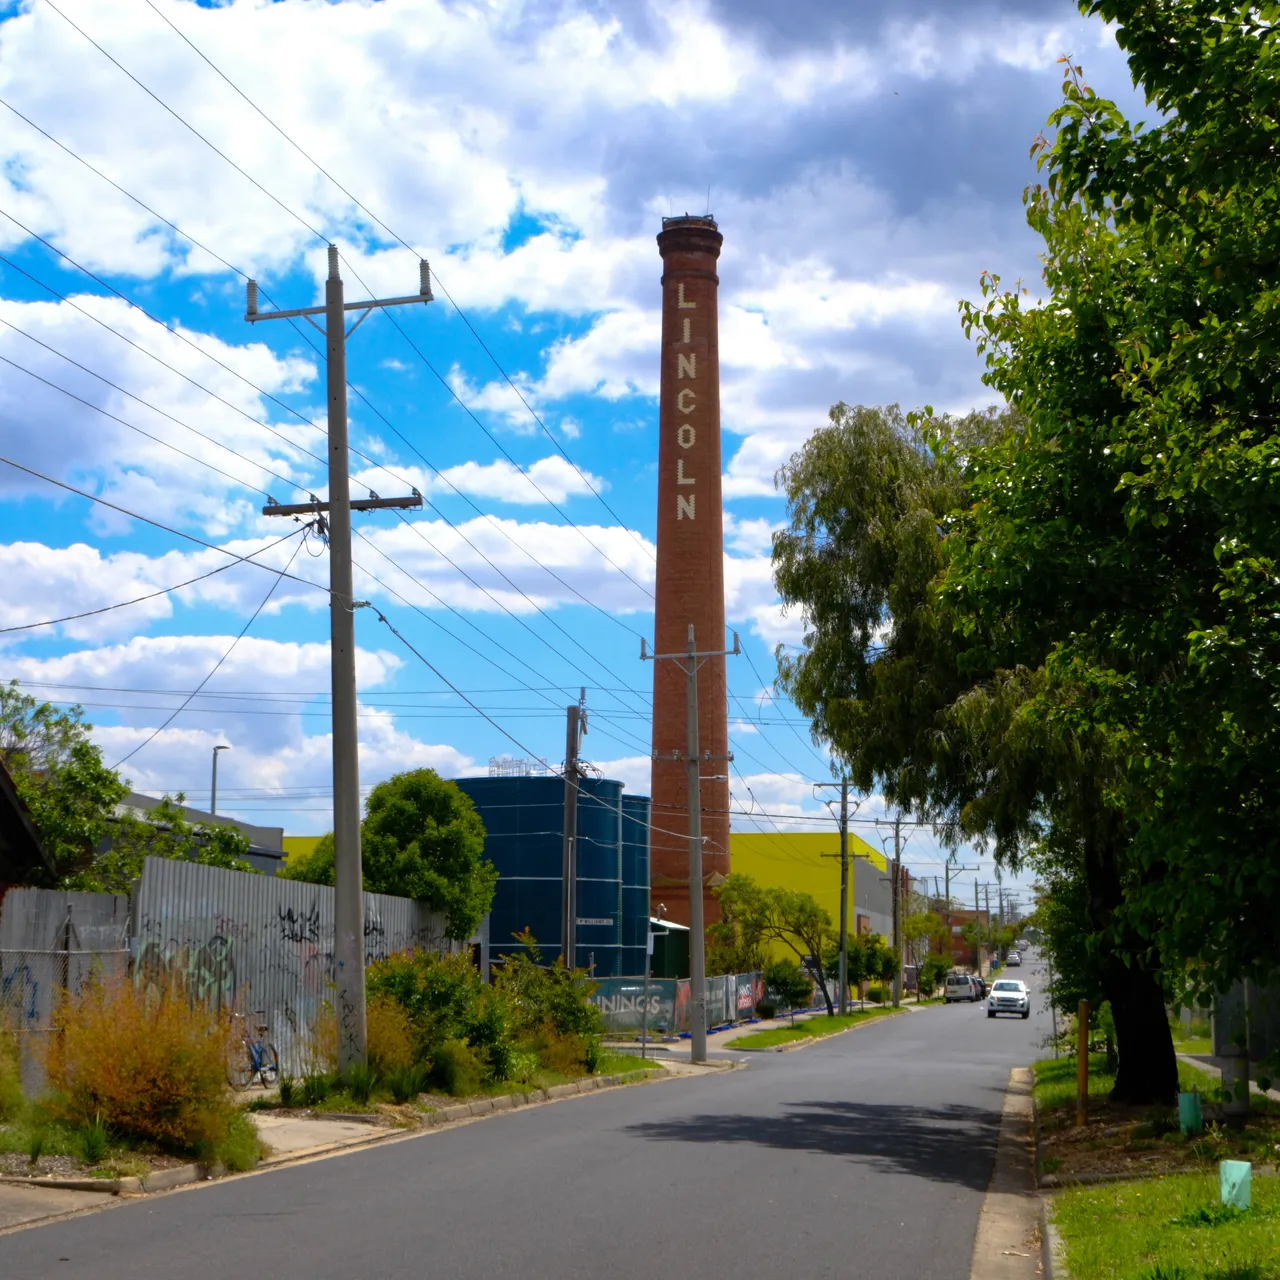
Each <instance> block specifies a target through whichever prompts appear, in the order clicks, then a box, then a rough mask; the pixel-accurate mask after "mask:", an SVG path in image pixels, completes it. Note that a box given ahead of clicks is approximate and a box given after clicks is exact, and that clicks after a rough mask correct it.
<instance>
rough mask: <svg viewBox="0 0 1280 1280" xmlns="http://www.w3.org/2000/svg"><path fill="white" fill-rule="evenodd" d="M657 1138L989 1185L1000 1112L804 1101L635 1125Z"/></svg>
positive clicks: (633, 1129)
mask: <svg viewBox="0 0 1280 1280" xmlns="http://www.w3.org/2000/svg"><path fill="white" fill-rule="evenodd" d="M626 1131H627V1132H628V1133H630V1134H633V1135H635V1136H636V1137H640V1138H648V1139H650V1140H651V1141H657V1142H740V1143H750V1144H752V1145H754V1146H761V1147H774V1148H776V1149H777V1150H780V1151H808V1152H812V1153H814V1154H818V1155H829V1156H846V1157H848V1158H849V1159H851V1160H858V1161H867V1162H872V1163H879V1164H881V1165H883V1166H885V1167H886V1168H889V1169H892V1170H894V1171H897V1172H900V1173H906V1174H910V1175H912V1176H914V1177H918V1178H928V1179H929V1180H930V1181H933V1182H951V1183H956V1184H959V1185H960V1186H964V1187H969V1188H971V1189H972V1190H975V1191H985V1190H986V1189H987V1184H988V1182H989V1181H990V1178H991V1169H992V1163H993V1161H994V1159H995V1151H996V1140H997V1137H998V1135H999V1131H1000V1114H999V1112H995V1111H985V1110H982V1109H981V1108H978V1107H963V1106H945V1107H925V1106H896V1105H894V1106H888V1105H877V1104H874V1103H861V1102H829V1101H828V1102H823V1101H815V1102H797V1103H791V1104H789V1106H788V1110H787V1111H786V1112H785V1113H784V1114H782V1115H764V1116H761V1115H733V1114H719V1115H697V1116H686V1117H683V1118H681V1119H671V1120H654V1121H649V1122H648V1123H645V1124H633V1125H628V1126H627V1130H626Z"/></svg>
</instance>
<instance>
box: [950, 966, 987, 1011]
mask: <svg viewBox="0 0 1280 1280" xmlns="http://www.w3.org/2000/svg"><path fill="white" fill-rule="evenodd" d="M942 999H943V1002H944V1003H945V1004H958V1003H959V1002H960V1001H961V1000H967V1001H968V1002H969V1003H970V1004H972V1003H973V1002H974V1001H975V1000H981V999H982V997H981V996H980V995H979V994H978V984H977V983H976V982H975V981H974V980H973V979H972V978H971V977H970V976H969V975H968V974H967V973H949V974H947V985H946V986H945V987H944V988H943V991H942Z"/></svg>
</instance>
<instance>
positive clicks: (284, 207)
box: [23, 3, 820, 767]
mask: <svg viewBox="0 0 1280 1280" xmlns="http://www.w3.org/2000/svg"><path fill="white" fill-rule="evenodd" d="M50 7H51V8H54V10H55V12H57V13H58V14H59V16H60V17H62V18H63V19H64V20H65V21H67V22H68V24H69V25H71V26H72V27H73V28H74V29H75V30H76V31H77V32H79V33H80V34H81V35H82V36H83V37H84V38H85V39H86V40H88V41H89V43H90V44H92V45H93V46H94V47H95V48H96V49H97V50H98V51H99V52H100V53H102V54H103V56H104V57H106V58H107V59H108V60H109V61H111V62H112V63H113V65H115V66H116V67H117V68H118V69H119V70H120V71H121V72H122V73H123V74H125V75H126V76H128V77H129V79H130V80H132V81H133V82H134V83H135V84H136V85H137V86H138V87H139V88H141V89H143V90H144V92H146V93H147V94H148V96H150V97H151V98H152V99H153V100H155V101H156V102H157V103H158V104H159V105H160V106H161V107H163V108H164V110H165V111H166V112H168V113H169V114H170V115H171V116H173V118H174V119H175V120H177V121H179V123H181V124H182V125H183V126H184V127H185V128H187V129H188V130H189V131H190V132H191V133H193V134H194V135H195V136H196V137H197V138H198V139H199V140H200V141H202V142H204V143H205V145H206V146H208V147H209V148H210V149H211V150H213V151H214V152H215V154H217V155H218V156H219V157H220V158H221V159H223V160H224V161H226V162H227V163H228V164H230V165H231V167H232V168H234V169H235V170H236V171H237V172H239V173H240V174H241V175H242V176H243V177H244V178H246V180H248V181H249V182H250V183H251V184H252V185H253V186H255V187H256V188H257V189H258V190H260V191H261V192H262V193H263V194H265V195H267V196H268V197H269V198H270V199H271V200H272V201H273V202H274V203H275V204H277V205H278V206H279V207H280V208H281V209H282V210H284V211H285V212H286V213H288V214H289V215H290V216H291V217H293V218H294V219H295V220H296V221H298V222H299V223H300V224H301V225H302V226H303V227H305V228H306V229H307V230H308V231H309V232H311V233H312V234H313V235H315V236H316V237H317V238H320V239H324V236H323V235H322V233H321V232H319V230H318V229H317V228H315V227H314V226H312V225H311V224H310V223H309V222H308V221H307V220H306V219H305V218H303V217H301V215H299V214H298V213H296V211H294V210H293V209H291V208H290V207H289V206H288V205H287V204H285V203H284V201H282V200H280V199H279V198H278V197H276V196H275V195H273V194H272V193H271V192H270V191H269V190H268V189H267V188H266V187H265V186H263V185H262V184H261V183H260V182H258V181H257V180H256V179H254V178H253V177H252V176H251V175H250V174H249V173H248V172H247V171H245V170H244V169H243V168H241V166H239V165H238V164H236V163H235V161H233V160H232V159H231V158H230V157H229V156H228V155H226V153H224V152H223V151H221V150H220V149H219V148H218V147H217V146H216V145H214V144H213V143H212V142H211V141H210V140H209V139H208V138H207V137H205V136H204V134H202V133H201V132H200V131H199V130H198V129H196V128H195V127H194V126H192V125H191V124H190V123H189V122H188V121H186V120H185V119H184V118H183V117H182V116H181V115H179V113H178V112H176V111H175V110H174V109H173V108H172V107H170V106H169V105H168V104H167V103H166V102H164V101H163V99H161V98H160V97H159V95H157V94H156V93H154V92H153V91H152V90H151V89H149V88H148V87H147V86H146V85H144V84H143V83H142V81H141V80H139V79H138V78H137V77H136V76H134V75H133V73H132V72H130V71H128V69H127V68H125V67H124V66H123V64H122V63H120V62H119V60H118V59H116V58H114V57H113V56H112V55H111V54H109V53H108V52H107V51H106V50H105V49H104V48H103V47H102V45H100V44H99V43H98V42H97V41H96V40H94V39H93V38H92V37H91V36H89V35H88V33H87V32H85V31H84V30H83V29H82V28H81V27H79V26H78V25H77V24H75V23H74V22H72V21H71V19H69V18H67V16H66V15H65V14H63V13H62V11H61V10H59V9H57V7H56V6H55V5H53V4H52V3H51V4H50ZM153 7H154V6H153ZM158 12H159V11H158V10H157V13H158ZM160 16H161V17H163V16H164V15H160ZM165 21H166V22H168V20H167V19H165ZM168 25H170V26H171V27H172V26H173V24H172V23H169V24H168ZM173 29H174V30H175V32H177V34H179V35H180V36H182V38H183V39H184V40H186V42H187V43H188V45H190V47H192V48H193V50H194V49H195V46H194V44H192V42H191V41H190V40H189V39H187V37H185V36H184V35H183V34H182V33H181V32H180V31H178V29H177V28H176V27H174V28H173ZM195 51H196V52H197V53H199V52H200V51H199V50H195ZM200 56H201V57H202V58H204V60H205V61H206V62H207V63H208V64H209V65H210V66H211V67H213V69H214V70H215V71H217V73H218V74H219V75H221V76H222V77H223V79H225V80H227V83H228V84H232V82H231V81H230V80H229V79H228V78H227V77H226V76H225V75H224V74H223V73H222V72H221V71H220V70H219V69H218V68H216V67H214V64H213V63H212V62H211V61H210V60H209V59H208V58H207V57H205V55H203V54H202V53H201V54H200ZM232 87H233V88H235V90H236V92H237V93H240V94H241V96H242V97H244V98H245V100H246V101H250V100H249V99H248V98H247V96H246V95H244V94H243V92H242V91H241V90H240V89H239V88H238V86H235V85H234V84H232ZM250 105H252V106H254V109H255V110H256V111H258V112H259V114H262V115H263V117H264V119H268V120H269V118H268V117H266V115H265V113H263V112H261V109H260V108H258V107H257V105H256V104H253V103H252V102H250ZM23 118H24V119H25V117H23ZM269 122H270V123H271V124H272V126H273V128H276V129H277V131H279V132H280V133H281V134H282V136H284V137H286V138H287V139H288V135H287V134H284V131H283V130H280V129H279V126H277V125H275V123H274V121H269ZM33 127H37V126H33ZM41 132H43V131H41ZM45 136H48V135H45ZM288 141H290V143H291V145H294V146H295V147H296V145H297V144H295V143H293V141H292V139H288ZM59 145H61V144H59ZM65 149H66V148H64V150H65ZM298 150H299V151H300V152H301V148H298ZM301 153H302V154H303V155H304V156H305V157H306V158H307V159H308V161H309V162H310V163H312V164H315V161H314V160H312V159H311V157H310V156H307V155H306V153H305V152H301ZM90 167H92V166H90ZM316 167H317V168H318V169H320V171H321V172H322V173H324V174H325V176H326V177H328V178H330V180H331V181H335V185H339V187H340V184H337V183H336V180H334V179H332V176H331V175H329V174H328V173H327V171H325V170H323V169H322V168H321V167H320V166H319V165H316ZM95 172H97V171H96V170H95ZM100 176H102V175H100ZM106 180H107V181H110V180H109V179H106ZM113 185H116V184H113ZM340 189H342V190H343V191H344V194H347V195H348V197H349V198H351V199H353V200H354V199H355V197H354V196H352V195H351V193H349V192H346V191H345V188H341V187H340ZM356 203H357V204H359V202H358V201H356ZM360 207H361V208H362V209H363V208H364V206H363V205H360ZM365 212H369V211H368V210H367V209H366V210H365ZM370 216H371V217H374V220H375V221H379V220H378V219H377V218H376V216H375V215H372V214H370ZM168 225H171V226H172V225H174V224H168ZM379 225H383V226H384V229H387V230H388V233H389V234H392V235H393V238H395V239H397V240H399V242H400V243H401V244H403V245H405V247H406V248H411V246H409V245H408V243H407V242H406V241H404V240H402V239H401V238H400V237H398V236H395V235H394V233H392V232H390V229H389V228H385V224H382V223H381V222H380V221H379ZM180 234H181V233H180ZM37 238H39V237H37ZM188 238H189V237H188ZM45 243H47V242H45ZM215 256H216V255H215ZM219 260H221V261H225V260H222V259H219ZM348 265H351V264H348ZM352 272H353V274H354V275H355V277H356V279H357V280H359V279H360V276H359V273H358V272H357V271H355V269H354V267H352ZM437 279H438V277H437ZM361 283H363V281H361ZM107 287H110V286H107ZM441 288H442V290H443V291H444V292H445V295H446V297H448V298H449V300H450V302H451V303H452V304H453V305H454V307H455V309H457V310H458V314H459V316H460V317H461V318H462V319H463V320H464V323H465V324H466V325H467V327H468V329H469V330H470V331H471V332H472V334H473V336H475V338H476V340H477V341H478V342H479V343H480V345H481V346H482V348H483V349H484V350H485V352H486V354H487V355H488V356H489V358H490V359H491V360H492V361H493V362H494V364H495V366H496V367H497V368H498V369H499V371H500V372H501V373H502V375H503V377H504V378H505V379H506V380H507V382H508V383H509V384H510V385H511V387H512V389H513V390H514V391H515V392H516V394H517V395H518V396H519V398H520V399H521V401H522V403H524V405H525V407H526V408H527V409H528V410H529V412H530V413H531V414H532V415H533V417H534V419H535V420H536V421H537V422H538V423H539V426H540V427H541V428H542V429H543V431H544V432H546V434H547V435H548V437H549V438H550V439H552V441H553V443H554V444H555V445H556V447H557V449H558V450H559V451H560V452H561V453H562V454H563V456H564V457H565V458H566V460H568V461H569V462H570V464H571V465H572V466H573V467H574V469H575V470H576V471H577V472H578V474H579V475H580V476H581V477H582V479H583V480H584V483H586V484H587V485H588V488H590V489H591V490H592V492H595V493H596V496H597V497H598V498H600V500H601V502H602V503H603V505H604V506H605V507H606V509H607V510H608V511H609V512H610V514H611V515H613V516H614V518H615V519H617V520H618V522H619V524H620V525H621V527H623V528H625V529H627V531H628V533H629V534H630V535H631V536H632V537H633V538H635V537H637V535H636V534H635V532H634V531H633V530H631V529H630V528H629V527H628V526H627V525H626V523H625V522H624V521H622V520H621V518H620V517H619V516H618V515H617V513H616V512H614V511H613V509H612V507H610V506H609V504H608V503H606V502H604V499H603V497H602V496H601V495H600V494H599V493H598V491H596V490H595V489H594V486H592V485H591V484H590V481H589V479H588V478H587V477H586V476H585V474H583V473H582V472H581V469H580V468H578V467H577V464H576V463H574V462H573V459H572V458H570V457H569V455H568V453H567V451H566V450H564V448H563V446H562V445H560V443H559V442H558V441H557V440H555V438H554V436H553V435H552V434H551V432H550V431H549V430H548V429H547V428H546V425H545V423H543V422H542V420H541V419H540V418H539V417H538V415H537V414H536V412H535V411H534V410H533V408H532V406H530V405H529V404H528V401H527V400H526V399H525V398H524V396H523V393H522V392H521V391H520V389H519V388H518V387H517V386H516V384H515V383H514V382H513V381H512V380H511V379H510V377H509V376H508V375H507V374H506V371H505V370H503V369H502V366H501V364H500V363H499V362H498V361H497V359H496V357H495V356H494V355H493V353H492V351H490V350H489V348H488V347H487V345H486V344H485V343H484V342H483V340H482V339H481V338H480V336H479V334H478V333H477V332H476V331H475V329H474V326H472V325H471V323H470V321H469V319H467V317H466V316H465V315H464V314H463V313H462V311H461V309H460V308H458V307H457V304H456V302H455V301H454V299H453V298H452V296H451V295H450V294H449V293H448V290H447V289H445V287H444V285H443V283H441ZM389 318H390V319H391V322H392V323H393V324H394V325H395V327H396V329H397V331H398V332H399V333H400V334H401V336H402V337H403V338H404V340H405V341H406V343H408V345H409V346H410V348H411V349H412V350H413V351H414V353H415V354H416V355H417V356H418V358H419V359H420V360H421V361H422V362H423V364H424V365H426V367H427V368H428V369H430V370H431V372H432V373H433V374H434V375H435V376H436V378H437V379H438V380H439V381H440V382H441V384H442V385H443V386H444V387H445V388H446V389H447V390H448V391H449V393H450V395H451V396H452V397H453V398H454V399H455V400H456V401H457V403H458V404H459V405H460V406H461V407H462V408H463V409H464V411H466V412H467V414H468V416H470V417H471V418H472V420H473V421H475V422H476V424H477V425H478V426H479V427H480V428H481V430H482V431H484V433H485V434H486V436H488V437H489V439H490V440H491V441H492V442H493V444H494V445H495V447H497V448H498V449H499V451H500V452H502V453H503V455H504V456H505V457H507V458H508V460H509V461H511V462H512V464H513V465H517V469H518V464H516V463H515V460H514V459H513V458H511V455H510V454H509V453H508V452H507V450H506V449H505V448H504V447H503V446H502V445H501V443H500V442H499V441H497V439H496V438H495V437H494V436H493V435H492V433H491V432H489V431H488V429H487V428H486V427H485V426H484V424H483V423H482V422H480V420H479V419H478V418H477V417H476V415H475V414H474V413H473V412H472V411H471V409H470V408H469V406H467V405H466V404H465V403H464V402H463V401H462V399H461V397H460V396H458V394H457V392H456V391H455V390H454V388H453V387H452V386H451V385H450V384H449V382H448V380H447V379H444V378H443V377H442V375H441V374H440V373H439V371H438V370H436V369H435V368H434V366H432V365H431V363H430V361H429V360H427V358H426V356H425V354H424V353H423V352H422V351H421V350H420V349H419V348H418V346H417V344H416V343H414V342H413V341H412V340H411V339H410V338H409V336H408V334H407V333H405V332H404V330H403V329H402V328H401V326H400V325H399V323H398V322H397V321H396V320H395V319H394V317H389ZM366 403H367V400H366ZM371 407H372V406H371ZM293 412H296V411H293ZM384 421H385V418H384ZM313 425H314V424H313ZM388 425H390V424H388ZM393 429H394V428H393ZM397 434H399V433H398V432H397ZM401 438H402V439H403V438H404V437H403V436H401ZM406 443H407V441H406ZM410 447H412V446H410ZM415 452H416V450H415ZM419 456H421V455H419ZM370 461H371V462H372V460H370ZM423 461H424V462H426V459H425V458H424V459H423ZM373 465H377V466H382V464H379V463H374V464H373ZM427 465H428V466H430V463H429V462H428V463H427ZM384 469H385V468H384ZM433 470H434V468H433ZM437 474H439V473H437ZM529 482H530V484H531V485H532V486H533V487H534V488H535V490H537V491H538V492H539V493H540V494H541V496H542V497H543V498H544V499H545V500H546V501H547V502H548V503H549V505H550V506H552V508H553V509H554V510H556V511H557V513H558V514H560V515H561V516H562V518H564V519H565V521H566V522H567V524H568V525H569V526H570V527H571V528H573V529H575V531H577V532H578V533H579V535H580V536H581V537H583V539H584V540H585V541H586V542H587V543H588V545H590V546H591V547H592V548H593V549H594V550H595V551H596V552H597V553H598V554H600V555H601V556H602V558H603V559H605V560H606V561H607V562H608V563H609V564H610V565H611V566H612V567H613V568H614V569H616V570H617V571H618V572H620V573H622V574H623V576H624V577H626V578H627V579H628V580H629V581H630V582H632V583H633V585H635V586H636V587H637V588H638V589H640V590H641V591H642V592H644V593H645V594H648V595H652V593H651V592H649V591H648V589H647V588H645V587H644V586H643V585H642V584H641V583H639V582H637V581H636V579H635V578H633V577H632V576H631V575H630V574H629V573H627V571H626V570H625V569H623V568H622V566H620V565H618V564H617V562H616V561H614V560H613V559H612V557H610V556H609V555H608V553H607V552H605V551H604V550H603V549H602V548H600V547H599V546H597V545H596V544H595V543H594V541H593V540H592V539H591V538H590V537H588V536H587V535H586V533H585V531H584V530H582V529H581V528H580V527H579V526H578V525H577V524H576V523H575V522H574V521H572V520H571V519H570V518H569V517H568V515H567V513H566V512H565V511H564V510H563V509H562V508H561V507H560V506H559V504H558V503H555V502H553V501H551V499H550V498H549V496H548V495H547V494H546V493H545V492H544V491H543V490H542V489H541V488H540V486H538V485H537V483H536V482H535V481H533V480H532V477H529ZM451 487H454V486H452V485H451ZM455 491H456V487H455ZM441 514H442V513H441ZM490 519H492V518H491V517H490ZM450 523H451V522H450ZM504 533H505V531H504ZM464 537H465V535H464ZM469 541H470V540H469V539H468V542H469ZM472 545H474V544H472ZM642 545H643V544H642ZM646 551H648V548H647V547H646ZM650 554H651V553H650ZM486 559H487V557H486ZM490 563H491V562H490ZM541 567H543V568H544V569H546V566H541ZM547 571H548V572H550V571H549V570H547ZM504 576H505V575H504ZM553 576H558V575H553ZM508 581H509V579H508ZM561 581H562V582H563V580H562V579H561ZM565 585H567V584H565ZM570 589H571V590H573V589H572V588H570ZM520 594H521V595H524V594H525V593H523V592H520ZM575 594H579V595H581V593H577V592H576V591H575ZM525 598H528V597H527V596H526V597H525ZM540 611H541V610H540ZM607 616H612V615H607ZM614 620H615V621H616V622H620V620H619V619H616V618H615V619H614ZM621 625H625V624H621ZM753 666H754V664H753ZM756 674H757V678H759V675H758V672H757V673H756ZM632 692H633V693H634V692H635V691H632ZM635 696H641V695H639V694H636V695H635ZM796 736H797V738H798V737H799V735H798V734H797V735H796ZM771 746H772V747H773V750H774V751H776V752H777V753H778V755H779V757H780V758H781V759H783V760H784V762H786V763H787V764H788V765H791V762H790V761H787V759H786V757H785V756H783V755H782V753H781V751H779V749H778V748H777V746H776V744H772V743H771ZM809 749H810V750H811V751H812V747H810V748H809ZM748 754H750V753H748ZM813 754H814V755H815V758H817V759H819V760H820V757H818V756H817V753H816V752H814V753H813ZM753 758H754V757H753ZM791 767H794V766H793V765H791Z"/></svg>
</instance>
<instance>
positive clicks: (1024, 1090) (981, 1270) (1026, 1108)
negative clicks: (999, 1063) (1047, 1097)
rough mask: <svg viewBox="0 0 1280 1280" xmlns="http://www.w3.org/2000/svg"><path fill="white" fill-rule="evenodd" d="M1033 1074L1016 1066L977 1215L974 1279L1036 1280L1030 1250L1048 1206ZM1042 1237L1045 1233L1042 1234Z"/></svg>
mask: <svg viewBox="0 0 1280 1280" xmlns="http://www.w3.org/2000/svg"><path fill="white" fill-rule="evenodd" d="M1031 1087H1032V1074H1031V1072H1030V1070H1029V1069H1027V1068H1025V1067H1015V1068H1014V1070H1013V1071H1012V1072H1011V1073H1010V1075H1009V1083H1008V1086H1007V1088H1006V1091H1005V1096H1004V1106H1003V1108H1002V1110H1001V1115H1000V1135H999V1139H998V1141H997V1144H996V1159H995V1165H994V1168H993V1169H992V1173H991V1181H990V1183H989V1184H988V1186H987V1194H986V1196H985V1197H984V1199H983V1202H982V1210H981V1212H980V1213H979V1215H978V1227H977V1230H976V1231H975V1233H974V1239H973V1258H972V1262H971V1264H970V1270H969V1274H970V1280H1034V1277H1035V1275H1036V1272H1037V1270H1038V1268H1037V1267H1036V1265H1035V1264H1036V1257H1035V1254H1034V1253H1032V1252H1031V1251H1030V1250H1031V1248H1032V1247H1033V1245H1032V1241H1033V1240H1034V1237H1035V1235H1036V1233H1037V1231H1042V1230H1043V1228H1042V1222H1043V1213H1044V1210H1043V1207H1042V1202H1041V1200H1040V1198H1039V1195H1038V1193H1037V1190H1036V1176H1035V1158H1036V1157H1035V1137H1034V1133H1035V1125H1034V1112H1033V1107H1032V1097H1031ZM1042 1238H1043V1236H1042Z"/></svg>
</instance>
